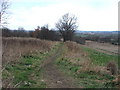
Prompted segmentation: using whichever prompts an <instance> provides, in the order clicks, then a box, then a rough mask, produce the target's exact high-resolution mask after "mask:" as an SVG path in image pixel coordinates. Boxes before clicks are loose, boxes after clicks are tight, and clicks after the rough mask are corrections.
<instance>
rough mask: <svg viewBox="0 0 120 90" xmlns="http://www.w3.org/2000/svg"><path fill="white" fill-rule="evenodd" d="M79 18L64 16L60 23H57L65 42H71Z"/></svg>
mask: <svg viewBox="0 0 120 90" xmlns="http://www.w3.org/2000/svg"><path fill="white" fill-rule="evenodd" d="M76 23H77V17H75V15H70V14H69V13H67V14H65V15H63V16H62V18H61V19H60V20H59V22H58V23H56V28H58V30H59V31H60V33H61V34H62V36H63V39H64V41H66V40H71V39H72V36H73V34H74V32H75V30H76V29H77V27H78V26H77V25H76Z"/></svg>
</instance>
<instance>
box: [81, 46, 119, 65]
mask: <svg viewBox="0 0 120 90" xmlns="http://www.w3.org/2000/svg"><path fill="white" fill-rule="evenodd" d="M82 49H83V50H84V51H86V52H88V53H89V57H90V59H91V60H92V62H93V63H94V64H97V65H100V66H105V65H106V64H107V63H108V62H109V61H115V62H116V63H118V57H120V56H118V55H108V54H106V53H101V52H98V51H96V50H93V49H90V48H86V47H82Z"/></svg>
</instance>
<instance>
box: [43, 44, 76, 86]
mask: <svg viewBox="0 0 120 90" xmlns="http://www.w3.org/2000/svg"><path fill="white" fill-rule="evenodd" d="M61 53H62V46H60V47H59V48H58V49H57V50H56V52H55V53H54V54H52V55H50V56H49V57H48V58H47V60H45V61H46V63H45V64H44V66H43V68H44V70H45V72H44V74H43V79H44V81H45V83H47V88H77V85H76V84H75V80H74V79H73V78H71V77H68V76H66V75H65V74H64V73H63V72H62V71H60V70H59V69H58V68H57V66H56V65H55V64H54V61H55V60H56V59H57V58H58V57H59V56H60V55H61Z"/></svg>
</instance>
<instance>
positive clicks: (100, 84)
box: [56, 42, 118, 88]
mask: <svg viewBox="0 0 120 90" xmlns="http://www.w3.org/2000/svg"><path fill="white" fill-rule="evenodd" d="M70 44H71V45H70ZM69 45H70V46H69ZM72 48H73V49H76V50H75V51H74V50H73V49H72ZM63 50H64V54H63V55H62V56H61V57H59V58H58V59H57V60H56V64H57V66H58V67H59V69H60V70H61V71H63V72H64V73H65V74H67V75H69V76H71V77H73V78H75V79H76V81H77V85H78V86H79V87H82V88H114V87H115V86H114V84H113V83H112V81H113V80H114V79H115V76H113V75H110V74H108V73H107V70H105V69H104V68H105V65H106V63H107V62H108V61H110V60H114V61H116V62H117V60H118V57H117V56H114V55H108V54H104V53H100V52H97V51H95V50H92V49H89V48H85V47H82V46H80V45H78V44H75V43H73V42H67V43H65V45H64V49H63ZM76 51H77V52H76ZM71 55H72V56H71ZM70 57H71V58H70Z"/></svg>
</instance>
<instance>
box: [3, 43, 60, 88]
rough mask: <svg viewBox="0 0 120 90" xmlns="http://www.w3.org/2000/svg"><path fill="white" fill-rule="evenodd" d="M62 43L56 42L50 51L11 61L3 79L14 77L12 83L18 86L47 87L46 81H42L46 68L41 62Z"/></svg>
mask: <svg viewBox="0 0 120 90" xmlns="http://www.w3.org/2000/svg"><path fill="white" fill-rule="evenodd" d="M60 45H61V44H56V45H55V46H54V47H53V48H52V49H51V50H50V51H49V52H39V53H32V54H29V55H23V56H22V57H21V59H20V60H19V61H16V62H15V61H13V62H11V63H9V64H8V65H7V66H6V67H5V70H4V71H3V73H2V75H3V79H9V78H12V81H11V82H12V85H13V86H15V85H17V84H19V83H20V84H19V85H18V86H17V88H45V87H46V83H45V82H43V81H41V80H42V78H43V72H44V68H41V64H42V63H43V61H44V60H46V58H47V57H48V56H49V55H52V54H53V53H55V51H56V50H57V48H58V47H59V46H60Z"/></svg>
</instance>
